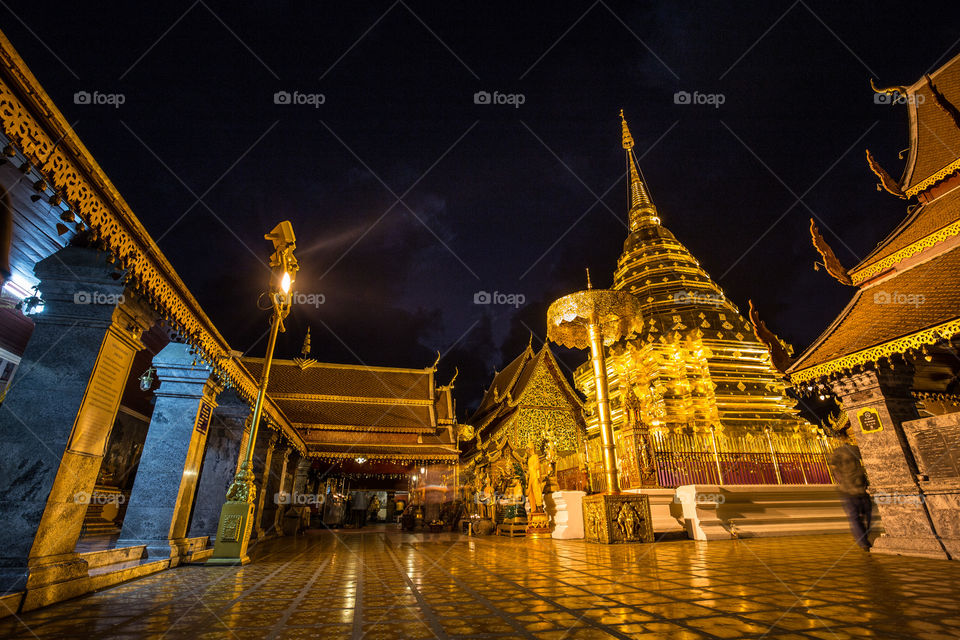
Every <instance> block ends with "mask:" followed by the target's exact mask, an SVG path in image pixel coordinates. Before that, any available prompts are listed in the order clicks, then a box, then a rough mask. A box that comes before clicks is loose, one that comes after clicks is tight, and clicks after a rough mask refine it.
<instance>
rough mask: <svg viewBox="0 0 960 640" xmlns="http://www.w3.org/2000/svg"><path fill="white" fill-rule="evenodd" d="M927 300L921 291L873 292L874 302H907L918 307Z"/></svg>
mask: <svg viewBox="0 0 960 640" xmlns="http://www.w3.org/2000/svg"><path fill="white" fill-rule="evenodd" d="M926 301H927V297H926V296H925V295H923V294H922V293H903V292H901V291H877V292H876V293H874V294H873V303H874V304H907V305H910V306H912V307H919V306H920V305H922V304H923V303H924V302H926Z"/></svg>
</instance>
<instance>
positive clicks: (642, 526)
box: [583, 493, 653, 544]
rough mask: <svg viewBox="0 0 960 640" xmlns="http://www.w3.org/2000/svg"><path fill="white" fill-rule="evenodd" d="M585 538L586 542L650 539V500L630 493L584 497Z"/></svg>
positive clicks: (651, 529)
mask: <svg viewBox="0 0 960 640" xmlns="http://www.w3.org/2000/svg"><path fill="white" fill-rule="evenodd" d="M583 522H584V529H585V531H584V538H585V539H586V540H587V541H589V542H600V543H603V544H616V543H620V542H653V519H652V518H651V517H650V499H649V498H648V497H647V496H644V495H636V494H630V493H597V494H594V495H592V496H587V497H585V498H584V499H583Z"/></svg>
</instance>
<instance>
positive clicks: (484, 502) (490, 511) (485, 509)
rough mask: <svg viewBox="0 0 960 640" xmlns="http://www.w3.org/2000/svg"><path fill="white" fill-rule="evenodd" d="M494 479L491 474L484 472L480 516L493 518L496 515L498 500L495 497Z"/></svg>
mask: <svg viewBox="0 0 960 640" xmlns="http://www.w3.org/2000/svg"><path fill="white" fill-rule="evenodd" d="M494 495H495V492H494V490H493V481H492V480H491V479H490V474H489V473H485V474H483V491H482V492H481V494H480V517H481V518H486V519H488V520H493V519H494V517H495V516H496V502H495V498H494Z"/></svg>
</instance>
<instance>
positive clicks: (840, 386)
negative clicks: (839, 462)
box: [832, 364, 948, 558]
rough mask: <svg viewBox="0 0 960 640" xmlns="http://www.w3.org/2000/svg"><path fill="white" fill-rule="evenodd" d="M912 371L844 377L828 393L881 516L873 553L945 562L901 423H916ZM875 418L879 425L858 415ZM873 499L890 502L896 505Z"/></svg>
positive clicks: (885, 369) (901, 369)
mask: <svg viewBox="0 0 960 640" xmlns="http://www.w3.org/2000/svg"><path fill="white" fill-rule="evenodd" d="M913 373H914V372H913V367H912V366H910V365H907V364H898V365H897V366H896V367H895V368H893V369H890V368H888V367H886V366H883V367H878V368H877V369H875V370H868V371H862V372H859V373H854V374H852V375H849V376H845V377H844V378H841V379H839V380H836V381H834V382H833V383H832V388H833V392H834V393H835V394H836V395H837V397H838V398H839V399H840V401H841V402H842V403H843V408H844V411H846V413H847V415H848V416H849V417H850V430H851V433H852V435H853V438H854V439H855V440H856V442H857V444H858V445H859V447H860V453H861V455H862V456H863V466H864V468H865V469H866V471H867V478H868V479H869V481H870V487H869V492H870V494H871V495H872V496H874V501H875V502H876V503H877V507H878V509H879V511H880V518H881V519H882V521H883V530H884V533H883V535H881V536H880V537H879V538H877V539H876V540H875V541H874V543H873V549H872V550H873V551H874V552H877V553H890V554H907V555H917V556H926V557H932V558H946V557H948V556H947V554H946V552H945V550H944V548H943V546H942V544H941V542H940V540H939V538H938V536H937V535H936V533H935V531H934V528H933V524H932V522H931V519H930V514H929V512H928V511H927V507H926V505H925V499H924V496H923V491H922V489H921V488H920V486H919V484H918V482H917V463H916V460H915V459H914V455H913V452H912V450H911V449H910V445H909V443H908V441H907V437H906V435H905V433H904V430H903V423H904V422H907V421H910V420H916V419H917V418H919V413H918V411H917V401H916V399H914V398H913V396H912V395H911V389H912V387H913ZM865 410H870V411H874V412H876V414H875V415H876V416H879V420H878V424H874V421H873V420H872V419H869V418H867V419H865V421H864V422H863V424H861V415H863V412H864V411H865ZM877 496H884V497H889V496H895V497H896V498H897V499H896V500H888V499H882V500H878V499H877Z"/></svg>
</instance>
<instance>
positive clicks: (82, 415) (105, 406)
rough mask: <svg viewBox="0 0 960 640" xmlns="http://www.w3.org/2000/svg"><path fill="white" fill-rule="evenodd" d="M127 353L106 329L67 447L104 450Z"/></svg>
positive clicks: (84, 451) (127, 367)
mask: <svg viewBox="0 0 960 640" xmlns="http://www.w3.org/2000/svg"><path fill="white" fill-rule="evenodd" d="M131 357H132V353H131V351H130V348H129V347H128V346H127V345H125V344H124V343H123V342H121V340H120V339H119V338H118V337H117V336H115V335H114V334H113V333H112V332H109V331H108V332H107V335H106V336H105V337H104V338H103V343H102V344H101V345H100V353H99V354H97V362H96V364H95V365H94V367H93V373H92V374H91V375H90V380H89V382H88V383H87V390H86V392H85V393H84V395H83V402H82V403H81V404H80V411H78V412H77V419H76V421H75V422H74V424H73V432H72V433H71V434H70V444H69V445H68V446H67V449H68V450H69V451H71V452H73V453H81V454H87V455H95V456H102V455H103V454H104V450H105V449H106V446H107V439H108V438H109V436H110V430H111V429H112V428H113V421H114V419H116V416H117V408H118V407H119V406H120V397H121V396H122V395H123V387H124V384H125V383H126V381H127V374H129V372H130V362H131Z"/></svg>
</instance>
